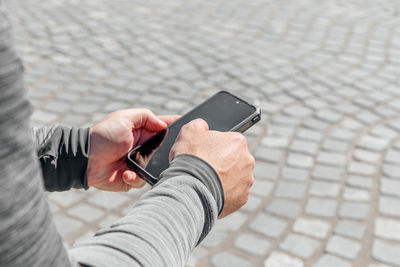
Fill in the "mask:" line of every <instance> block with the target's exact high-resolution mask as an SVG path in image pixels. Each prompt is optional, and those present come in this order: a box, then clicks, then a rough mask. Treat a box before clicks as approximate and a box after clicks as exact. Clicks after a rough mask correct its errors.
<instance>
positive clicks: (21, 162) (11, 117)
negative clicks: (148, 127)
mask: <svg viewBox="0 0 400 267" xmlns="http://www.w3.org/2000/svg"><path fill="white" fill-rule="evenodd" d="M22 73H23V66H22V63H21V61H20V60H19V58H18V57H17V55H16V53H15V51H14V49H13V44H12V38H11V34H10V25H9V20H8V18H7V13H6V10H5V8H4V4H3V2H2V0H0V266H8V267H11V266H30V267H31V266H40V267H43V266H183V265H184V263H185V261H186V260H187V258H188V256H189V254H190V252H191V251H192V250H193V249H194V247H195V246H196V245H197V244H198V243H199V242H200V241H201V240H202V239H203V238H204V237H205V236H206V235H207V233H208V232H209V231H210V229H211V227H212V225H213V224H214V222H215V220H216V218H217V214H218V211H221V209H222V207H223V202H222V200H223V191H222V187H221V184H220V181H219V178H218V176H217V174H216V173H215V171H214V170H213V169H212V168H211V167H210V166H209V165H208V164H207V163H206V162H204V161H202V160H201V159H199V158H196V157H194V156H191V155H180V156H177V157H176V158H175V159H174V160H173V162H172V163H171V167H170V168H169V169H167V170H166V171H165V172H164V173H163V174H162V176H161V177H162V179H161V181H160V182H159V183H158V184H157V185H156V186H155V187H154V188H153V189H152V190H150V191H149V192H148V193H146V194H144V195H143V197H142V198H141V199H139V200H138V201H137V202H136V203H134V205H133V206H132V209H131V210H130V212H129V213H128V214H127V215H126V216H125V217H123V218H122V219H120V220H118V221H116V222H115V223H114V224H113V225H112V226H111V227H109V228H107V229H104V230H101V231H99V232H98V233H96V234H95V236H94V237H92V238H89V239H87V240H84V241H82V242H80V243H79V244H77V245H76V246H75V247H74V248H72V249H71V250H70V251H68V250H67V249H65V247H64V246H63V241H62V239H61V237H60V235H59V234H58V232H57V230H56V228H55V225H54V223H53V222H52V216H51V213H50V210H49V206H48V203H47V202H46V199H45V197H44V194H43V189H44V188H46V189H48V190H52V191H53V190H68V189H70V188H71V187H75V188H87V181H86V168H87V162H88V159H87V158H88V152H89V151H88V149H89V146H88V139H89V137H88V130H87V129H70V128H65V127H51V128H40V129H35V130H34V135H35V137H36V140H35V141H36V144H35V141H34V140H33V139H32V135H31V129H30V121H29V117H30V114H31V107H30V104H29V102H28V101H27V99H26V95H25V89H24V85H23V77H22ZM38 156H39V160H38Z"/></svg>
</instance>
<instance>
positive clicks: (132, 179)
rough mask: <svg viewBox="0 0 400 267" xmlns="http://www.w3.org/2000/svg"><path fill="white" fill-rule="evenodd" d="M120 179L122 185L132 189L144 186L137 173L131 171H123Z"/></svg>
mask: <svg viewBox="0 0 400 267" xmlns="http://www.w3.org/2000/svg"><path fill="white" fill-rule="evenodd" d="M122 179H123V181H124V183H126V184H128V185H130V186H132V187H134V188H140V187H142V186H144V185H145V184H146V182H145V181H144V180H143V179H141V178H140V177H139V175H137V173H135V172H133V171H129V170H127V171H124V173H123V174H122Z"/></svg>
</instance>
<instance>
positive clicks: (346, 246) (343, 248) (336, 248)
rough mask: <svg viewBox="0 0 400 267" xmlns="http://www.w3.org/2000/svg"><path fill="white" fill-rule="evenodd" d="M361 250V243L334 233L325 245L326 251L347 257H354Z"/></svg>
mask: <svg viewBox="0 0 400 267" xmlns="http://www.w3.org/2000/svg"><path fill="white" fill-rule="evenodd" d="M360 250H361V244H360V243H359V242H356V241H352V240H350V239H347V238H344V237H341V236H338V235H334V236H332V237H331V238H330V239H329V241H328V244H327V245H326V251H327V252H330V253H332V254H336V255H339V256H342V257H345V258H348V259H355V258H356V257H357V255H358V253H359V252H360Z"/></svg>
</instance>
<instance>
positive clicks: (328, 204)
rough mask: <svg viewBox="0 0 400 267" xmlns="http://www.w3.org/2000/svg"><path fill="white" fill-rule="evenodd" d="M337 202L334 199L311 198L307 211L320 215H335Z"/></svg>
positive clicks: (310, 213)
mask: <svg viewBox="0 0 400 267" xmlns="http://www.w3.org/2000/svg"><path fill="white" fill-rule="evenodd" d="M336 206H337V202H336V201H335V200H332V199H322V198H309V199H308V201H307V204H306V208H305V212H306V213H307V214H309V215H314V216H319V217H334V216H335V214H336Z"/></svg>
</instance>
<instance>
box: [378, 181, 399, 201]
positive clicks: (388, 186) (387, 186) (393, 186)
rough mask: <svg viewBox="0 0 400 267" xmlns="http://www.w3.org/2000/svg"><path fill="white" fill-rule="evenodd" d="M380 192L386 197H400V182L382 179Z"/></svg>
mask: <svg viewBox="0 0 400 267" xmlns="http://www.w3.org/2000/svg"><path fill="white" fill-rule="evenodd" d="M380 191H381V193H382V194H385V195H391V196H395V197H400V180H392V179H387V178H384V177H382V178H381V179H380Z"/></svg>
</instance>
